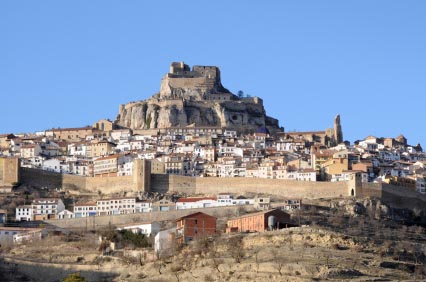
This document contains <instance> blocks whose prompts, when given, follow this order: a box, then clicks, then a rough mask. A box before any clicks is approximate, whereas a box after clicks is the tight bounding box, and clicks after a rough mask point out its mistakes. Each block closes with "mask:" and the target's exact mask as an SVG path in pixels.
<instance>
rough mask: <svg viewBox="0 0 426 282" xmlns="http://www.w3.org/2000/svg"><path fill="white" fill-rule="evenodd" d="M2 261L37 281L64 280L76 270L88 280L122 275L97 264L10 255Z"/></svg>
mask: <svg viewBox="0 0 426 282" xmlns="http://www.w3.org/2000/svg"><path fill="white" fill-rule="evenodd" d="M0 263H1V264H3V265H1V267H2V268H3V269H6V270H7V271H16V272H19V273H23V274H25V275H27V276H29V277H31V278H32V279H33V280H32V281H35V282H57V281H62V280H61V279H62V278H65V277H66V276H68V275H69V274H71V273H75V272H80V274H81V276H83V277H85V278H86V279H87V281H88V282H98V281H110V280H111V279H112V278H113V277H117V276H119V275H120V274H119V273H118V270H117V269H114V268H104V267H101V268H98V266H96V265H78V264H55V263H41V262H33V261H28V260H21V259H16V258H10V257H7V258H3V261H0ZM5 275H7V273H5ZM105 279H107V280H105Z"/></svg>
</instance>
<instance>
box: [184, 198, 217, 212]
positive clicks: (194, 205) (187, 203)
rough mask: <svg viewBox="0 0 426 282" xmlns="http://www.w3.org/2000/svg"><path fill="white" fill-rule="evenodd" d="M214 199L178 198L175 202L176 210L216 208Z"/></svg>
mask: <svg viewBox="0 0 426 282" xmlns="http://www.w3.org/2000/svg"><path fill="white" fill-rule="evenodd" d="M216 206H217V199H216V198H209V197H205V198H180V199H178V200H177V201H176V209H177V210H183V209H198V208H209V207H216Z"/></svg>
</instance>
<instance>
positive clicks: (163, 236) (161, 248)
mask: <svg viewBox="0 0 426 282" xmlns="http://www.w3.org/2000/svg"><path fill="white" fill-rule="evenodd" d="M174 238H176V228H171V229H167V230H163V231H160V232H158V233H157V235H155V240H154V250H155V253H156V254H157V256H158V257H163V256H168V255H170V254H172V251H173V248H174V247H175V246H176V241H175V240H174Z"/></svg>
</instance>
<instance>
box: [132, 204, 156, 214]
mask: <svg viewBox="0 0 426 282" xmlns="http://www.w3.org/2000/svg"><path fill="white" fill-rule="evenodd" d="M135 212H136V213H141V212H152V202H150V201H142V202H135Z"/></svg>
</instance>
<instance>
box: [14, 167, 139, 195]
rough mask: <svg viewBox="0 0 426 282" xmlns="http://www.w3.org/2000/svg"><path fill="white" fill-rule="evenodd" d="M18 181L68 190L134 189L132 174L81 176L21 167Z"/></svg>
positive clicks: (113, 190)
mask: <svg viewBox="0 0 426 282" xmlns="http://www.w3.org/2000/svg"><path fill="white" fill-rule="evenodd" d="M20 181H21V182H22V183H24V184H28V185H32V186H35V187H39V188H42V187H46V188H49V189H54V188H60V187H62V188H64V189H70V190H88V191H91V192H97V191H102V193H104V194H111V193H117V192H123V191H133V190H134V189H133V188H134V181H133V177H132V176H119V177H83V176H78V175H70V174H60V173H55V172H49V171H43V170H40V169H31V168H21V172H20Z"/></svg>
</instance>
